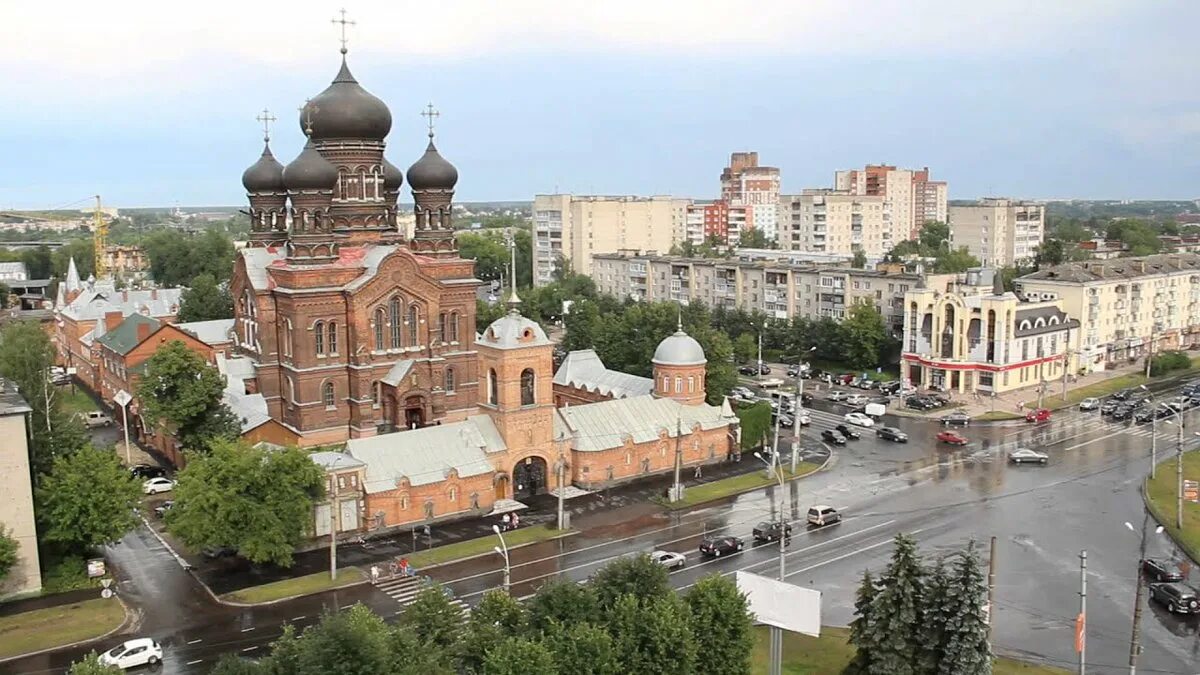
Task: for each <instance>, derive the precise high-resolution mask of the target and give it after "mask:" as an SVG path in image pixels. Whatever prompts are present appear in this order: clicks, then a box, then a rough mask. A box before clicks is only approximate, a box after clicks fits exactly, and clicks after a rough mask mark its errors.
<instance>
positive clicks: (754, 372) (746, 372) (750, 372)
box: [738, 366, 758, 377]
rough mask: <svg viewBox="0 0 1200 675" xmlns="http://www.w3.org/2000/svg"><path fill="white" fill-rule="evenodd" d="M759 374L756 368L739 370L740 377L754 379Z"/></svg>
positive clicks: (746, 367) (749, 367) (744, 367)
mask: <svg viewBox="0 0 1200 675" xmlns="http://www.w3.org/2000/svg"><path fill="white" fill-rule="evenodd" d="M757 374H758V369H757V368H755V367H754V366H742V367H741V368H738V375H745V376H747V377H754V376H755V375H757Z"/></svg>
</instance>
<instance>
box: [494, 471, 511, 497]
mask: <svg viewBox="0 0 1200 675" xmlns="http://www.w3.org/2000/svg"><path fill="white" fill-rule="evenodd" d="M492 485H493V486H495V488H496V499H497V500H500V499H508V474H504V473H499V474H496V478H495V479H493V480H492Z"/></svg>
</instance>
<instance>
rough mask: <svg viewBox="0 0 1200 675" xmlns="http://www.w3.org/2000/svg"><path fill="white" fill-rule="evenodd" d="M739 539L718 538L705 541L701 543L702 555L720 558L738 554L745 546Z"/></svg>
mask: <svg viewBox="0 0 1200 675" xmlns="http://www.w3.org/2000/svg"><path fill="white" fill-rule="evenodd" d="M745 545H746V544H745V542H743V541H742V540H741V539H740V538H738V537H718V538H716V539H705V540H704V541H702V542H700V555H704V556H712V557H714V558H715V557H719V556H723V555H725V554H727V553H737V552H738V551H740V550H742V548H743V547H744V546H745Z"/></svg>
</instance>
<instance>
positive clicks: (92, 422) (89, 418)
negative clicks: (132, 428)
mask: <svg viewBox="0 0 1200 675" xmlns="http://www.w3.org/2000/svg"><path fill="white" fill-rule="evenodd" d="M79 417H80V418H81V419H83V425H84V426H86V427H87V428H89V429H95V428H98V427H111V426H112V424H113V421H112V418H111V417H109V416H108V415H105V414H104V413H102V412H100V411H99V410H93V411H91V412H88V413H80V414H79Z"/></svg>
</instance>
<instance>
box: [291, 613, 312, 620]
mask: <svg viewBox="0 0 1200 675" xmlns="http://www.w3.org/2000/svg"><path fill="white" fill-rule="evenodd" d="M307 618H308V617H306V616H304V615H303V614H301V615H300V616H293V617H292V618H291V619H289V621H300V620H301V619H307Z"/></svg>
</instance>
